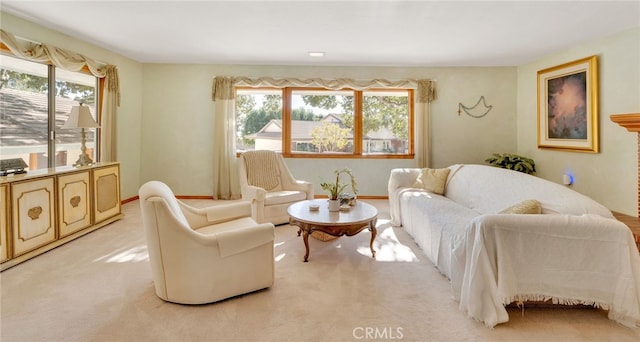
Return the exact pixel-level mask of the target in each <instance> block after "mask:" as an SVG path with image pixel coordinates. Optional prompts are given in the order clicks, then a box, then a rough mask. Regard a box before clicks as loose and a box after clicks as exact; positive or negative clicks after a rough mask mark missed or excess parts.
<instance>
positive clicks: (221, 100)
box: [211, 77, 438, 199]
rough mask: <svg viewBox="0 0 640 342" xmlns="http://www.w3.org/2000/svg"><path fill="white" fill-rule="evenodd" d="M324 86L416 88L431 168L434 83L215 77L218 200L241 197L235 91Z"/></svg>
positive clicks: (425, 163) (421, 146) (422, 163)
mask: <svg viewBox="0 0 640 342" xmlns="http://www.w3.org/2000/svg"><path fill="white" fill-rule="evenodd" d="M236 86H243V87H254V88H258V87H270V88H285V87H320V88H326V89H331V90H339V89H343V88H351V89H355V90H367V89H373V88H405V89H416V92H417V96H416V100H415V101H416V106H415V117H416V132H415V136H416V146H417V149H416V150H417V151H416V159H417V163H418V166H419V167H422V168H424V167H429V166H430V165H431V153H430V150H431V139H430V136H431V134H430V129H431V128H430V127H431V126H430V123H431V118H430V113H429V103H431V102H432V101H435V100H436V99H437V98H438V96H437V92H436V85H435V81H434V80H424V79H421V80H414V79H406V80H397V81H390V80H385V79H373V80H353V79H349V78H339V79H333V80H325V79H320V78H308V79H299V78H272V77H260V78H251V77H215V78H214V80H213V86H212V90H211V98H212V100H213V101H215V103H216V104H215V114H214V115H215V120H214V121H215V128H214V163H215V165H214V167H213V169H214V172H213V173H214V175H213V183H214V189H213V191H214V193H213V196H214V198H220V199H234V198H240V197H239V196H240V186H239V184H238V179H237V165H236V159H237V158H236V155H235V151H236V145H235V90H234V87H236Z"/></svg>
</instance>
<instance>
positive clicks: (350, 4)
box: [0, 0, 640, 66]
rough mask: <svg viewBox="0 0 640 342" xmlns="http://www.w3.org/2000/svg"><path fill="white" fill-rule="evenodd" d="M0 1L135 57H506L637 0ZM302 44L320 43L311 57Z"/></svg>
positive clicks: (601, 28)
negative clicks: (323, 55)
mask: <svg viewBox="0 0 640 342" xmlns="http://www.w3.org/2000/svg"><path fill="white" fill-rule="evenodd" d="M0 5H1V6H2V7H1V9H2V11H4V12H6V13H10V14H13V15H15V16H18V17H21V18H25V19H27V20H29V21H33V22H36V23H39V24H41V25H43V26H45V27H48V28H51V29H53V30H56V31H60V32H63V33H65V34H67V35H69V36H72V37H75V38H78V39H81V40H84V41H87V42H89V43H92V44H95V45H97V46H101V47H103V48H105V49H108V50H111V51H114V52H117V53H119V54H121V55H123V56H126V57H129V58H131V59H134V60H136V61H139V62H144V63H197V64H200V63H206V64H262V65H344V66H359V65H362V66H517V65H522V64H525V63H528V62H531V61H534V60H536V59H539V58H541V57H543V56H545V55H548V54H552V53H554V52H558V51H562V50H565V49H567V48H570V47H572V46H576V45H579V44H581V43H583V42H588V41H593V40H594V39H597V38H599V37H606V36H608V35H611V34H614V33H618V32H621V31H624V30H627V29H630V28H632V27H638V26H640V0H632V1H547V2H542V1H491V2H489V1H326V0H316V1H237V0H236V1H214V0H209V1H89V0H84V1H24V0H21V1H15V0H2V2H1V4H0ZM3 29H5V30H8V31H11V28H10V27H9V28H8V27H3ZM25 38H32V39H34V38H37V37H25ZM309 51H324V52H325V53H326V55H325V57H322V58H312V57H309V56H308V52H309Z"/></svg>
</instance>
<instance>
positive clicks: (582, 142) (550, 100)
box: [538, 56, 598, 153]
mask: <svg viewBox="0 0 640 342" xmlns="http://www.w3.org/2000/svg"><path fill="white" fill-rule="evenodd" d="M538 147H539V148H549V149H559V150H566V151H576V152H591V153H598V59H597V56H591V57H586V58H583V59H579V60H577V61H573V62H569V63H565V64H562V65H558V66H554V67H552V68H547V69H544V70H540V71H538Z"/></svg>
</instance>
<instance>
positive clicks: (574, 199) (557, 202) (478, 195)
mask: <svg viewBox="0 0 640 342" xmlns="http://www.w3.org/2000/svg"><path fill="white" fill-rule="evenodd" d="M444 195H445V196H446V197H448V198H450V199H452V200H453V201H455V202H458V203H460V204H462V205H464V206H466V207H468V208H471V209H473V210H476V211H478V212H481V213H483V214H496V213H498V212H500V211H501V210H503V209H505V208H507V207H510V206H512V205H514V204H517V203H519V202H522V201H524V200H527V199H535V200H538V201H539V202H540V204H541V206H542V213H543V214H571V215H582V214H596V215H600V216H603V217H608V218H613V215H612V213H611V211H610V210H609V209H607V208H606V207H604V206H603V205H601V204H599V203H597V202H596V201H594V200H592V199H591V198H589V197H587V196H585V195H583V194H581V193H579V192H576V191H574V190H572V189H569V188H567V187H565V186H563V185H560V184H557V183H554V182H551V181H548V180H545V179H543V178H539V177H536V176H532V175H528V174H526V173H522V172H517V171H513V170H507V169H502V168H498V167H494V166H488V165H474V164H470V165H459V167H456V168H455V169H452V171H451V174H450V175H449V180H448V183H447V187H446V189H445V194H444Z"/></svg>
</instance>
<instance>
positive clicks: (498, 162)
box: [485, 153, 536, 175]
mask: <svg viewBox="0 0 640 342" xmlns="http://www.w3.org/2000/svg"><path fill="white" fill-rule="evenodd" d="M485 161H486V162H487V163H489V164H490V165H493V166H496V167H501V168H503V169H509V170H514V171H519V172H524V173H528V174H530V175H535V174H536V163H535V162H534V161H533V159H531V158H527V157H523V156H520V155H517V154H513V153H502V154H499V153H494V154H493V156H491V157H489V158H487V159H485Z"/></svg>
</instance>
